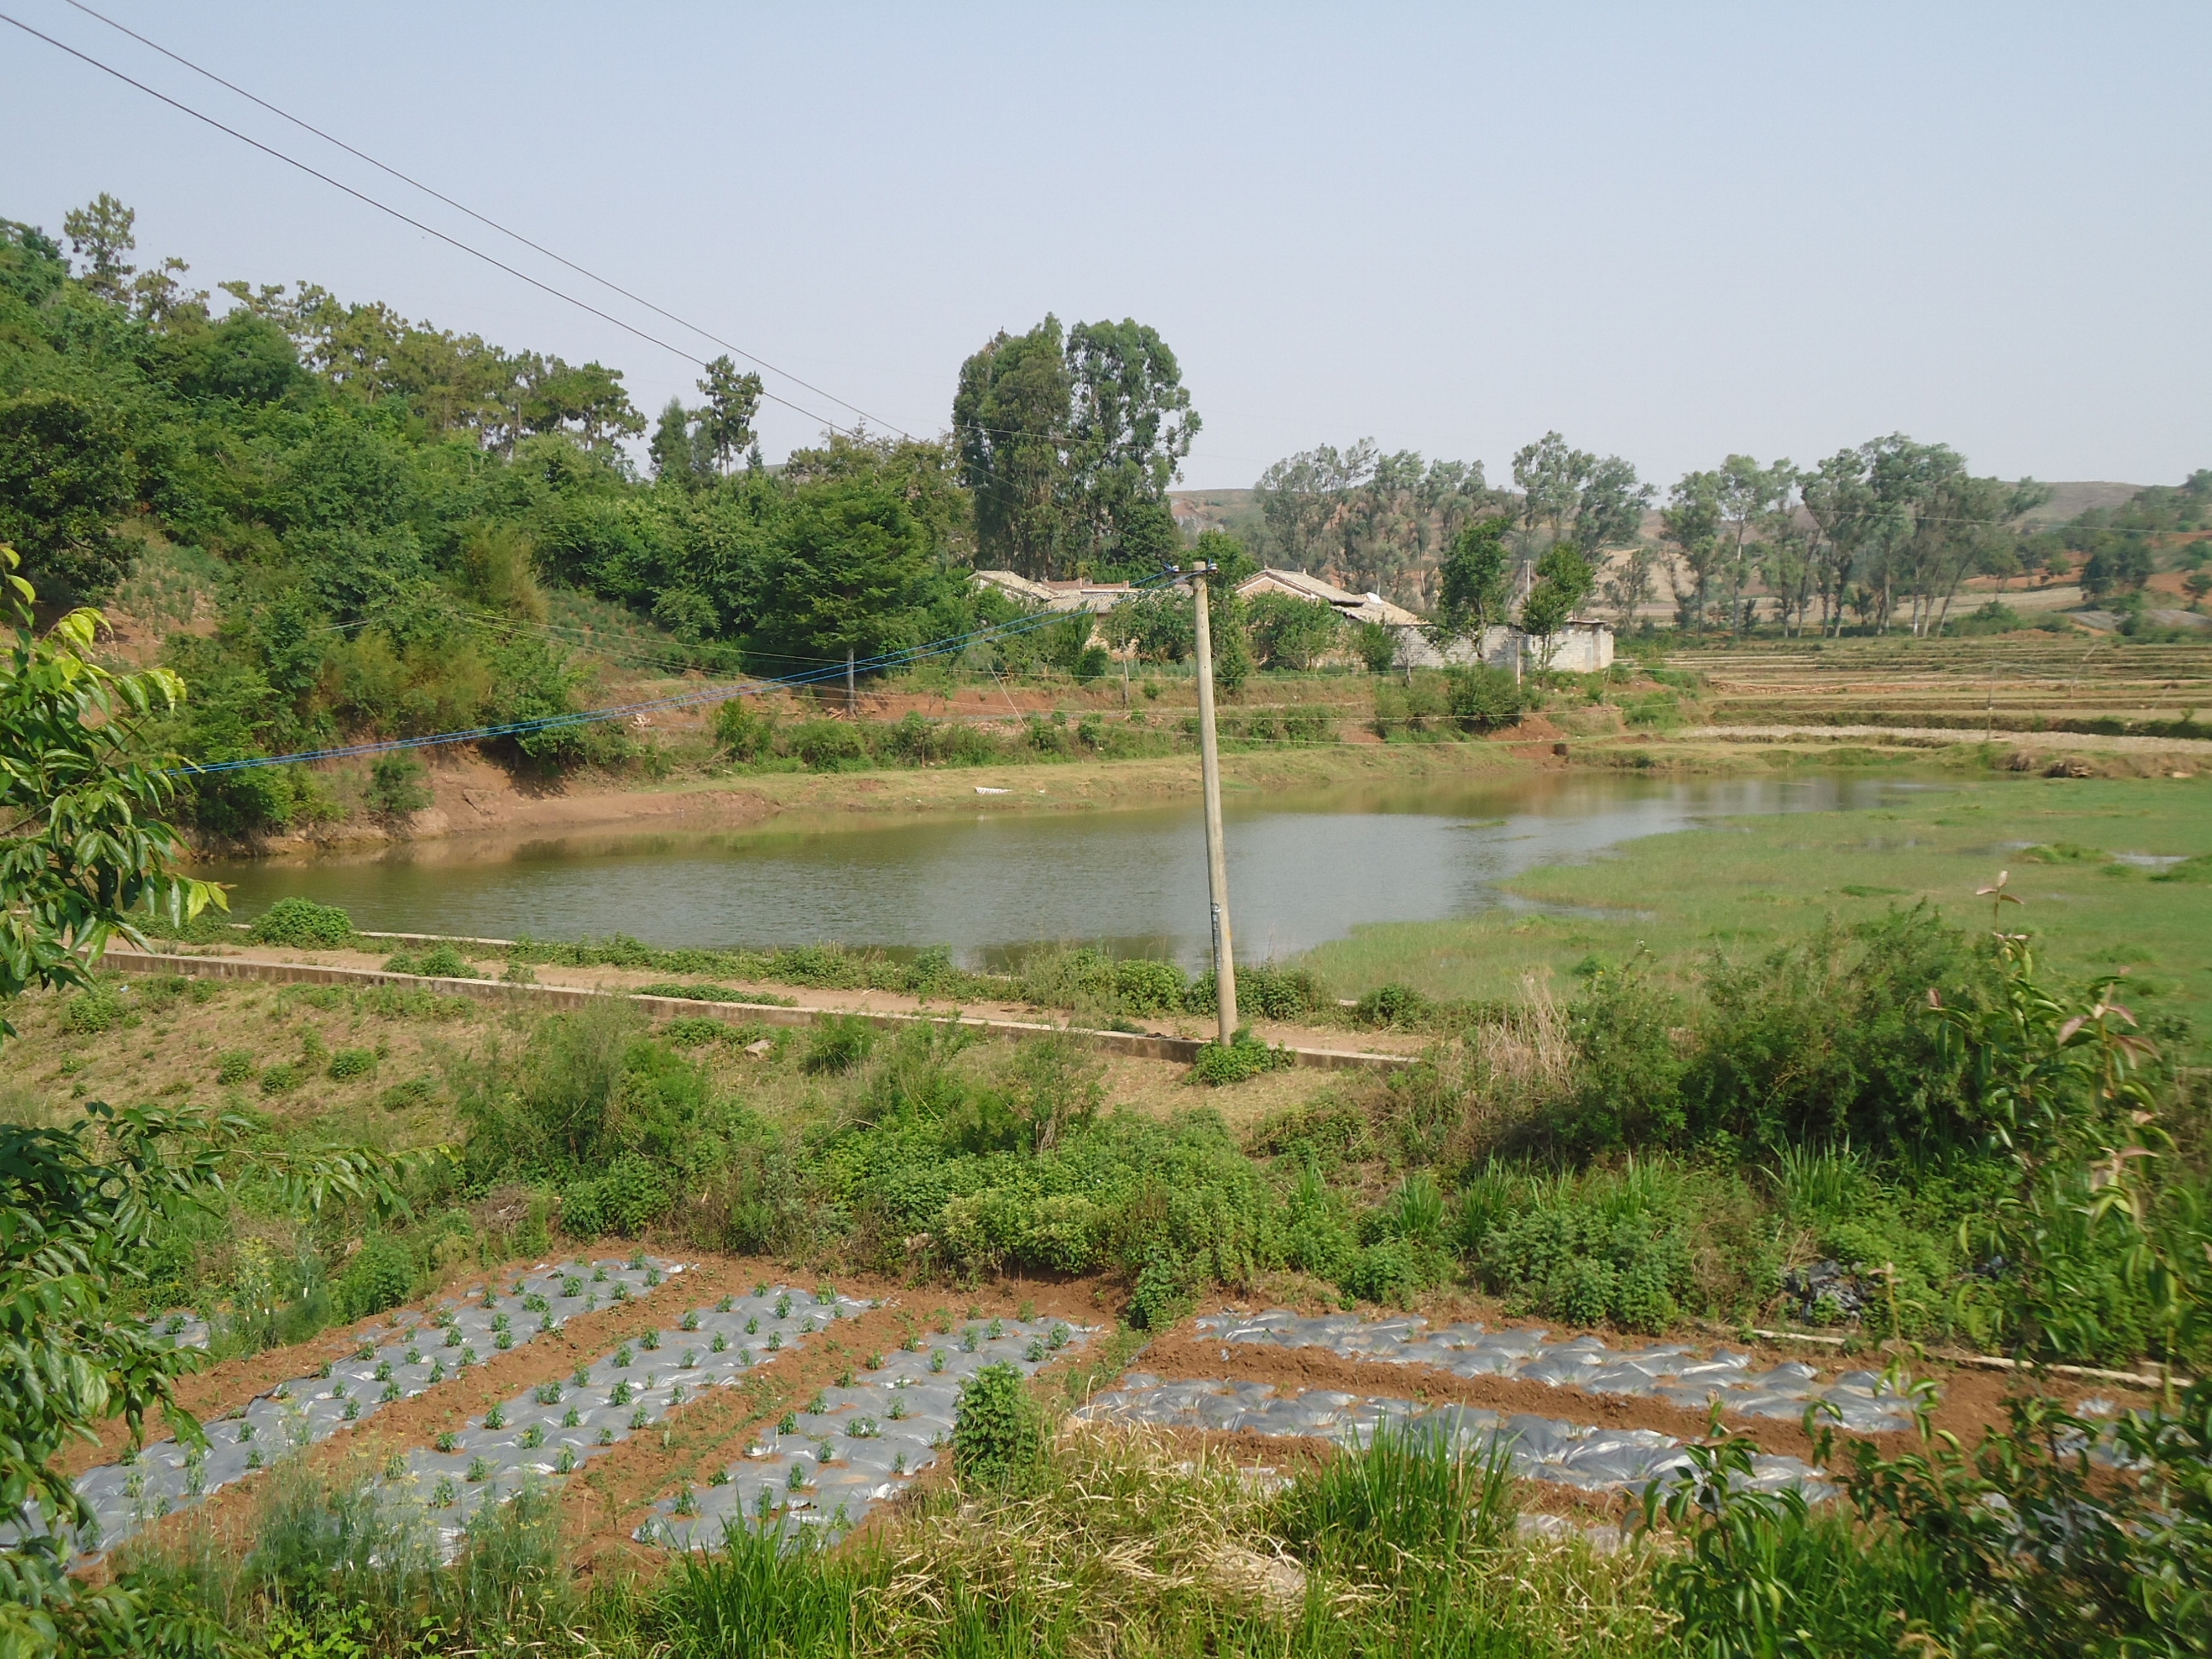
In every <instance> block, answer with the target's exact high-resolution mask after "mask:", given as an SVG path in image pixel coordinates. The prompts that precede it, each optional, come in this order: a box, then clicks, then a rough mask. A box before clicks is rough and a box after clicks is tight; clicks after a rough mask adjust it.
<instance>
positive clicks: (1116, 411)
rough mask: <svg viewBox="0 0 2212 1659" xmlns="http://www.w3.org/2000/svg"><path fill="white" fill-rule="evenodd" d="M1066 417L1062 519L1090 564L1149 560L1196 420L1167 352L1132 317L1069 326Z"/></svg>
mask: <svg viewBox="0 0 2212 1659" xmlns="http://www.w3.org/2000/svg"><path fill="white" fill-rule="evenodd" d="M1066 358H1067V379H1068V395H1069V402H1070V417H1069V421H1068V428H1067V441H1066V470H1067V475H1068V476H1067V481H1066V495H1067V497H1068V504H1069V511H1070V517H1071V519H1072V520H1073V528H1074V530H1075V532H1076V533H1077V535H1078V537H1079V540H1080V541H1081V542H1083V543H1084V544H1085V551H1087V552H1089V553H1090V554H1091V555H1093V556H1106V557H1109V558H1113V557H1121V556H1127V555H1133V556H1139V557H1140V558H1143V559H1150V558H1152V557H1156V556H1158V555H1160V554H1162V553H1164V552H1167V551H1169V550H1171V548H1172V545H1173V543H1172V540H1170V542H1169V543H1168V544H1166V545H1165V546H1163V545H1161V544H1160V538H1159V536H1158V529H1159V526H1160V521H1161V520H1162V519H1163V518H1164V519H1165V520H1166V528H1167V531H1168V532H1169V533H1170V537H1172V534H1173V532H1174V520H1173V516H1172V514H1171V513H1170V512H1169V511H1168V508H1167V494H1168V488H1169V486H1170V485H1171V484H1173V483H1175V482H1176V478H1177V477H1180V476H1181V468H1182V460H1183V458H1184V457H1185V456H1186V455H1188V454H1189V453H1190V444H1191V440H1192V439H1193V438H1194V437H1195V436H1196V435H1198V432H1199V428H1200V420H1199V416H1198V412H1197V411H1196V410H1194V409H1193V408H1192V407H1191V406H1190V392H1189V391H1188V388H1186V387H1185V386H1184V385H1183V383H1182V368H1181V367H1180V366H1179V365H1178V364H1177V363H1176V356H1175V353H1174V352H1173V351H1171V350H1170V349H1168V344H1167V342H1166V341H1164V340H1163V339H1162V338H1161V337H1159V333H1158V331H1157V330H1155V329H1152V328H1148V327H1146V325H1144V324H1142V323H1139V322H1138V321H1136V320H1135V319H1132V318H1124V319H1122V320H1121V321H1120V322H1118V323H1112V322H1097V323H1078V324H1076V325H1075V326H1074V327H1073V328H1071V329H1069V330H1068V331H1067V345H1066Z"/></svg>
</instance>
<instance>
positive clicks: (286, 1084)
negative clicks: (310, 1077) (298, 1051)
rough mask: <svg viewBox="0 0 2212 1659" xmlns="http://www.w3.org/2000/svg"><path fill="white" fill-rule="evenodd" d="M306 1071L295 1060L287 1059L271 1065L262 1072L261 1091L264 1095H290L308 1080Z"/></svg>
mask: <svg viewBox="0 0 2212 1659" xmlns="http://www.w3.org/2000/svg"><path fill="white" fill-rule="evenodd" d="M306 1081H307V1073H306V1072H305V1071H304V1070H303V1069H302V1068H301V1066H299V1065H297V1064H296V1063H295V1062H294V1061H291V1060H286V1061H284V1062H283V1064H282V1065H277V1066H270V1068H269V1069H268V1070H267V1071H265V1072H264V1073H262V1074H261V1092H262V1093H263V1094H264V1095H288V1094H289V1093H291V1092H292V1091H293V1090H295V1089H296V1088H298V1087H299V1086H300V1085H301V1084H302V1083H304V1082H306Z"/></svg>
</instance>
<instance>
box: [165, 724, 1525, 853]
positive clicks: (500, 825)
mask: <svg viewBox="0 0 2212 1659" xmlns="http://www.w3.org/2000/svg"><path fill="white" fill-rule="evenodd" d="M1538 725H1539V726H1541V730H1539V729H1537V728H1536V727H1535V726H1532V727H1531V728H1530V729H1529V730H1528V731H1527V732H1520V731H1517V730H1516V731H1515V732H1504V733H1500V734H1499V737H1500V739H1501V740H1499V741H1496V742H1485V743H1437V744H1379V743H1369V744H1337V745H1329V746H1319V747H1315V748H1310V749H1283V750H1255V751H1253V752H1251V753H1246V754H1231V755H1227V756H1225V757H1223V760H1222V775H1223V778H1224V780H1225V781H1226V782H1227V783H1228V784H1229V785H1230V786H1231V787H1249V788H1255V789H1264V790H1267V791H1269V792H1273V791H1276V790H1283V789H1312V788H1328V787H1342V786H1358V785H1360V784H1365V783H1420V782H1425V781H1441V780H1450V779H1461V778H1468V777H1478V776H1482V775H1498V774H1505V773H1512V772H1519V771H1534V770H1543V769H1559V768H1564V767H1565V765H1566V764H1567V759H1566V757H1563V756H1560V755H1558V754H1555V753H1553V731H1552V728H1550V727H1549V726H1547V725H1543V724H1542V723H1541V717H1539V720H1538ZM424 759H425V761H426V763H427V764H428V778H427V779H426V782H427V785H428V788H429V790H430V793H431V796H432V801H431V804H430V805H428V806H426V807H424V808H422V810H421V811H416V812H413V813H410V814H409V815H407V816H406V817H404V818H400V819H396V820H377V819H363V818H352V819H347V820H344V821H342V822H338V823H323V824H315V825H310V826H307V827H306V828H303V829H299V830H296V831H293V832H290V833H288V834H285V835H281V836H265V837H260V838H257V839H255V840H252V841H251V842H220V843H219V842H207V843H205V844H204V845H203V846H202V847H201V848H199V849H198V850H199V851H200V852H201V853H202V854H204V856H207V857H210V858H213V857H230V858H236V857H240V856H256V855H258V856H270V857H283V856H288V855H289V856H298V855H302V854H305V855H309V856H313V855H319V854H330V853H344V852H348V851H359V852H370V853H374V852H378V851H381V850H382V849H384V848H389V847H392V846H394V845H398V844H403V843H404V844H410V845H411V844H415V843H419V842H431V843H437V842H461V843H465V844H467V846H468V847H469V848H470V849H471V855H474V854H475V852H476V849H477V848H478V847H479V846H480V845H481V844H483V843H486V842H498V841H500V840H501V839H513V840H524V839H531V840H536V839H542V838H544V837H546V836H564V835H571V834H576V833H590V832H600V833H608V834H615V835H623V834H630V833H638V832H647V831H655V830H665V829H751V828H754V827H756V826H759V825H763V824H766V823H769V822H771V821H775V822H777V823H778V824H779V827H793V823H794V821H795V822H796V823H797V824H798V825H804V824H805V822H806V821H807V820H809V819H814V820H817V821H818V822H820V823H823V824H825V825H826V824H829V823H837V822H850V821H852V820H853V819H854V818H855V817H865V818H868V819H872V820H878V821H880V820H882V819H885V818H892V817H907V816H913V815H917V814H922V813H934V812H948V811H960V812H990V813H1006V812H1036V811H1097V810H1099V809H1102V808H1111V807H1115V806H1133V805H1160V804H1162V803H1164V802H1169V801H1173V800H1176V799H1183V798H1188V799H1196V798H1197V796H1198V793H1199V775H1198V759H1197V757H1196V756H1194V755H1191V756H1170V757H1164V758H1161V759H1156V760H1124V761H1079V762H1068V763H1042V762H1040V763H1036V764H1034V765H995V766H978V767H959V768H934V769H927V768H924V769H913V770H897V771H884V772H833V773H811V772H771V773H759V774H747V773H738V772H735V771H732V770H730V769H723V768H709V769H706V770H704V771H702V772H699V773H696V774H693V775H688V776H684V777H682V778H678V779H673V780H671V781H666V782H661V783H646V784H641V783H639V782H638V781H635V780H634V779H627V778H620V777H611V776H608V775H604V774H590V773H584V774H578V775H574V776H571V777H567V778H538V777H533V776H532V775H529V774H527V773H520V772H514V771H510V770H508V769H506V768H503V767H500V766H496V765H494V764H493V763H490V762H489V761H487V760H485V759H483V757H481V756H479V755H477V754H476V753H474V752H473V751H464V750H435V751H430V752H429V753H428V754H426V755H425V757H424ZM985 791H988V792H990V793H982V792H985Z"/></svg>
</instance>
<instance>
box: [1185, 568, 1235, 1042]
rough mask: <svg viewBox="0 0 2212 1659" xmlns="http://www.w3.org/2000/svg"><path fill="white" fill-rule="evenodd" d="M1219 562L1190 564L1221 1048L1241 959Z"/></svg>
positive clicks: (1231, 1019) (1230, 1023) (1228, 1035)
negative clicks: (1217, 594)
mask: <svg viewBox="0 0 2212 1659" xmlns="http://www.w3.org/2000/svg"><path fill="white" fill-rule="evenodd" d="M1219 569H1220V567H1219V566H1218V565H1211V564H1200V565H1192V566H1189V567H1188V571H1189V574H1190V576H1191V584H1190V588H1191V592H1192V595H1193V596H1194V598H1195V599H1197V601H1198V765H1199V772H1200V775H1201V776H1202V777H1203V778H1204V779H1205V781H1206V897H1207V899H1208V900H1209V901H1211V902H1212V907H1213V997H1214V1007H1215V1010H1216V1012H1218V1015H1219V1017H1220V1031H1221V1046H1222V1047H1223V1048H1227V1047H1228V1046H1229V1044H1230V1043H1231V1041H1232V1040H1234V1038H1235V1037H1236V1035H1237V959H1236V957H1235V956H1234V955H1233V954H1232V952H1231V948H1230V939H1229V855H1228V853H1227V852H1226V850H1225V849H1224V848H1223V847H1222V844H1221V749H1220V745H1219V744H1218V743H1217V742H1216V741H1215V740H1214V735H1213V623H1212V612H1211V611H1209V610H1208V609H1207V607H1206V588H1207V587H1208V586H1210V585H1211V583H1212V579H1213V577H1214V575H1215V574H1216V573H1217V572H1218V570H1219Z"/></svg>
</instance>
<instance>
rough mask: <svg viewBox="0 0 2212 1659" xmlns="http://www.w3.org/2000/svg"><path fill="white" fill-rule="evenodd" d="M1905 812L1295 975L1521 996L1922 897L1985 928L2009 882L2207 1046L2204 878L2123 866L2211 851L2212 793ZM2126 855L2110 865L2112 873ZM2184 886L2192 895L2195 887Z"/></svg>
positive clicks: (1942, 803) (1715, 838)
mask: <svg viewBox="0 0 2212 1659" xmlns="http://www.w3.org/2000/svg"><path fill="white" fill-rule="evenodd" d="M1929 782H1930V784H1931V785H1932V786H1933V787H1930V789H1929V792H1928V793H1926V794H1925V795H1923V796H1921V797H1918V798H1917V799H1911V800H1910V801H1908V802H1907V803H1905V804H1904V805H1891V806H1887V807H1882V808H1880V809H1869V810H1863V811H1838V812H1821V813H1809V814H1804V815H1798V816H1792V817H1758V818H1744V819H1735V820H1729V821H1726V822H1724V823H1719V824H1716V825H1715V826H1714V827H1712V828H1711V829H1697V830H1689V831H1685V832H1682V833H1680V834H1676V835H1668V836H1651V837H1649V838H1647V839H1644V840H1641V841H1635V842H1629V843H1627V844H1626V845H1625V846H1623V847H1621V848H1618V849H1616V850H1615V851H1614V852H1613V853H1611V854H1607V855H1605V856H1603V857H1601V858H1597V859H1594V860H1589V861H1588V862H1586V863H1581V864H1571V865H1555V866H1547V867H1545V868H1543V869H1539V870H1534V871H1531V872H1528V873H1527V874H1526V875H1523V876H1521V877H1519V878H1516V879H1515V880H1513V881H1511V882H1510V883H1509V884H1508V887H1509V890H1510V891H1511V892H1513V893H1514V894H1515V895H1516V896H1519V897H1521V898H1524V899H1527V900H1529V901H1532V902H1534V903H1535V904H1537V905H1540V906H1541V907H1544V908H1541V909H1536V910H1521V909H1501V910H1494V911H1491V912H1488V913H1486V914H1485V915H1478V916H1473V917H1468V918H1466V919H1463V920H1458V921H1437V922H1389V923H1378V924H1375V925H1371V926H1369V927H1361V928H1359V929H1358V931H1357V932H1356V933H1354V934H1353V935H1352V937H1351V938H1350V939H1341V940H1337V941H1334V942H1333V943H1331V944H1328V945H1322V946H1320V947H1318V948H1317V949H1316V950H1314V951H1311V952H1310V953H1308V955H1307V956H1306V957H1304V958H1303V959H1302V960H1303V962H1304V963H1305V964H1306V965H1308V966H1310V967H1312V968H1313V969H1316V970H1317V971H1318V972H1319V973H1320V974H1322V975H1323V976H1324V977H1325V978H1326V979H1327V980H1328V982H1329V983H1331V984H1332V985H1334V986H1337V987H1347V986H1348V987H1370V986H1373V985H1376V984H1380V983H1383V982H1384V981H1394V980H1395V981H1398V982H1400V983H1403V984H1407V985H1411V986H1413V987H1414V988H1416V989H1417V990H1419V991H1423V992H1425V993H1426V994H1430V995H1432V996H1440V997H1498V996H1510V995H1514V994H1517V993H1518V992H1519V990H1520V988H1521V986H1522V981H1523V980H1524V978H1525V977H1526V976H1527V975H1528V974H1530V973H1531V972H1541V971H1543V970H1545V969H1549V970H1551V971H1552V972H1553V974H1554V975H1559V976H1561V980H1562V982H1561V983H1560V985H1559V986H1558V987H1556V988H1558V989H1560V990H1562V991H1564V990H1565V989H1566V988H1568V986H1569V984H1570V983H1571V981H1565V975H1569V974H1571V971H1572V970H1573V969H1574V968H1575V967H1576V966H1577V964H1578V963H1582V962H1583V961H1584V960H1586V959H1587V958H1589V957H1592V956H1595V957H1600V958H1604V959H1608V960H1614V959H1619V958H1620V957H1626V956H1627V955H1629V954H1630V953H1632V952H1633V951H1636V950H1638V948H1639V947H1641V948H1644V949H1648V950H1650V951H1651V952H1652V953H1653V954H1654V955H1655V956H1656V957H1658V958H1659V959H1660V960H1661V961H1662V963H1691V962H1694V961H1695V960H1696V959H1698V958H1699V957H1703V956H1705V955H1706V954H1708V953H1710V952H1711V951H1723V952H1726V953H1727V954H1729V955H1730V956H1733V957H1745V956H1749V955H1753V954H1755V953H1757V952H1759V951H1765V950H1767V949H1769V948H1771V947H1772V946H1774V945H1778V944H1781V943H1783V942H1784V941H1785V940H1787V939H1793V938H1796V937H1799V936H1802V934H1804V933H1808V932H1810V931H1812V930H1813V929H1814V928H1816V927H1819V926H1820V924H1821V923H1822V921H1824V920H1826V918H1828V917H1830V916H1833V917H1835V918H1837V919H1838V921H1844V922H1850V921H1860V920H1863V919H1866V918H1869V917H1871V916H1875V915H1880V914H1881V912H1882V911H1883V910H1884V909H1885V908H1887V907H1888V906H1890V905H1905V906H1910V905H1912V904H1914V903H1917V902H1919V901H1921V900H1922V899H1926V900H1928V901H1929V902H1931V903H1934V904H1936V905H1937V906H1940V907H1941V908H1942V911H1943V913H1944V915H1945V916H1946V917H1947V918H1948V919H1949V920H1951V921H1954V922H1956V923H1959V924H1961V925H1971V926H1974V927H1983V926H1986V925H1987V923H1988V919H1989V916H1990V909H1989V906H1990V901H1989V900H1987V899H1981V898H1977V897H1976V896H1975V890H1976V889H1978V888H1981V887H1985V886H1987V885H1989V884H1990V883H1991V882H1993V881H1994V880H1995V879H1996V876H1997V873H1998V872H2000V871H2009V872H2011V881H2010V883H2009V884H2008V890H2009V891H2011V892H2012V893H2013V894H2015V896H2018V897H2019V898H2020V899H2021V900H2022V901H2023V902H2022V903H2021V904H2020V905H2017V906H2015V905H2009V904H2008V905H2006V906H2005V907H2004V912H2005V915H2004V922H2005V926H2006V927H2007V928H2008V930H2011V931H2026V932H2029V933H2033V934H2034V935H2035V936H2036V939H2037V940H2038V942H2039V945H2040V946H2041V947H2042V949H2043V951H2044V952H2045V956H2044V960H2045V963H2047V964H2048V965H2049V966H2050V967H2051V968H2052V969H2056V970H2057V972H2059V973H2060V974H2062V975H2068V976H2072V977H2081V976H2087V975H2090V974H2093V973H2099V972H2111V971H2112V970H2114V969H2118V968H2127V969H2130V979H2131V981H2133V985H2134V993H2133V994H2134V996H2135V998H2136V1000H2137V1001H2139V1002H2141V1003H2142V1005H2143V1006H2141V1007H2138V1008H2136V1012H2137V1013H2138V1014H2139V1015H2142V1016H2145V1017H2148V1014H2150V1013H2152V1012H2172V1013H2178V1014H2181V1015H2183V1016H2185V1017H2186V1018H2188V1019H2189V1020H2190V1022H2191V1024H2192V1025H2193V1026H2195V1027H2196V1028H2197V1031H2198V1032H2199V1033H2200V1034H2201V1033H2203V1031H2205V1030H2208V1029H2212V867H2208V866H2205V865H2197V866H2190V867H2188V868H2186V869H2184V870H2182V871H2181V872H2179V878H2172V879H2160V878H2159V877H2160V875H2161V873H2162V872H2161V871H2160V870H2159V869H2156V868H2150V867H2145V866H2141V865H2134V864H2130V863H2126V862H2123V861H2121V860H2122V859H2124V858H2126V857H2134V856H2142V855H2151V856H2155V857H2165V858H2176V857H2179V858H2191V859H2197V858H2203V857H2204V856H2205V855H2207V854H2212V781H2208V780H2205V779H2203V778H2197V779H2140V780H2137V779H2124V780H2112V781H2102V780H2083V779H2046V778H2035V779H2010V778H1996V779H1968V780H1960V779H1957V778H1955V777H1949V776H1945V777H1942V778H1940V779H1939V778H1934V777H1931V778H1930V780H1929ZM2115 855H2118V856H2115ZM2192 877H2193V878H2194V879H2191V878H2192Z"/></svg>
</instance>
